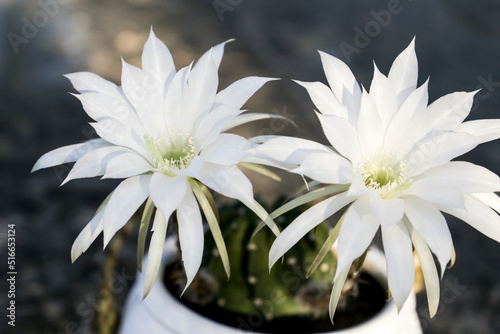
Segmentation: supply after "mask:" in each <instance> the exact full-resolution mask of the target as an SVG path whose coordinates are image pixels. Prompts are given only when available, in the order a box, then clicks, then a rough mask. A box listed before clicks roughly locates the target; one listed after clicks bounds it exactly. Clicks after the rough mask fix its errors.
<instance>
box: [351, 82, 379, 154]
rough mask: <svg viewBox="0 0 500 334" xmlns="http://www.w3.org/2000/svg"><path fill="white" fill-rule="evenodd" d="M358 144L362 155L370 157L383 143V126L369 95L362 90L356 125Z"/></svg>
mask: <svg viewBox="0 0 500 334" xmlns="http://www.w3.org/2000/svg"><path fill="white" fill-rule="evenodd" d="M356 128H357V133H358V139H359V146H360V148H361V150H362V152H363V156H364V157H371V156H373V155H374V154H375V152H377V151H378V150H379V149H380V147H381V145H382V144H383V138H384V137H383V136H384V130H385V129H384V126H383V124H382V119H381V118H380V116H379V114H378V111H377V108H376V107H375V104H374V103H373V101H372V99H371V97H370V95H369V94H368V93H367V92H366V91H365V90H363V95H362V97H361V106H360V108H359V116H358V123H357V125H356Z"/></svg>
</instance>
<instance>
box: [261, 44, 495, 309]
mask: <svg viewBox="0 0 500 334" xmlns="http://www.w3.org/2000/svg"><path fill="white" fill-rule="evenodd" d="M320 56H321V60H322V63H323V67H324V70H325V74H326V78H327V80H328V83H329V85H330V87H328V86H326V85H324V84H322V83H320V82H299V81H297V83H298V84H300V85H302V86H303V87H304V88H306V89H307V91H308V93H309V95H310V97H311V99H312V101H313V103H314V104H315V106H316V107H317V108H318V110H319V113H317V116H318V118H319V120H320V122H321V125H322V127H323V131H324V133H325V135H326V137H327V138H328V140H329V142H330V143H331V145H332V146H333V149H330V148H329V147H326V146H323V145H320V144H317V143H314V142H311V141H306V140H301V139H297V138H283V137H281V138H272V139H271V140H269V138H266V139H265V140H262V141H264V142H265V143H264V144H263V145H261V146H260V147H258V148H257V151H258V152H259V154H261V155H262V156H263V157H266V156H267V157H268V158H269V159H271V158H272V160H273V161H274V162H275V164H276V165H280V164H281V165H282V166H288V167H289V168H290V167H293V166H296V168H295V169H292V171H293V172H295V173H298V174H302V175H304V176H307V177H309V178H311V179H313V180H316V181H319V182H320V183H325V184H335V185H331V186H328V187H324V188H322V189H320V190H318V191H316V192H312V193H309V194H306V195H305V196H304V197H303V198H299V199H297V200H295V201H294V202H291V203H290V204H288V205H285V207H284V208H283V209H282V210H281V212H284V211H286V210H288V209H289V208H291V207H293V206H296V205H298V204H300V203H304V202H307V201H309V200H311V199H317V198H320V197H321V196H325V195H330V197H328V198H327V199H324V200H323V201H322V202H320V203H319V204H316V205H314V206H313V207H312V208H310V209H309V210H308V211H306V212H304V213H303V214H302V215H300V216H299V217H297V218H296V219H295V220H294V221H293V222H292V223H291V224H290V225H289V226H288V227H287V228H286V229H285V230H284V231H282V233H281V234H280V235H279V236H278V238H277V239H276V241H275V242H274V244H273V246H272V248H271V251H270V254H269V258H270V265H271V266H272V265H273V264H274V263H275V262H276V261H277V260H278V259H280V258H281V257H282V256H283V255H284V254H285V253H286V252H287V251H288V249H290V247H292V246H293V245H294V244H295V243H296V242H297V241H298V240H299V239H300V238H302V237H303V236H304V235H305V234H306V233H307V232H308V231H309V230H311V229H312V228H314V227H315V226H316V225H317V224H319V223H320V222H322V221H323V220H324V219H326V218H328V217H330V216H332V215H333V214H335V213H336V212H337V211H339V210H340V209H342V208H344V207H346V206H348V208H347V210H346V212H345V213H344V215H343V217H342V218H341V220H340V222H339V224H341V227H340V234H339V236H338V257H339V259H338V267H337V272H336V275H335V278H334V280H335V285H337V289H338V286H339V285H340V286H342V285H343V282H344V281H343V280H344V279H345V275H346V274H347V271H348V270H349V267H350V266H351V264H352V262H353V261H354V260H355V259H356V258H358V257H360V256H361V255H362V254H363V253H364V252H365V250H366V249H367V248H368V247H369V246H370V243H371V242H372V239H373V238H374V236H375V233H376V232H377V230H378V229H379V227H380V229H381V234H382V242H383V246H384V251H385V254H386V258H387V271H388V280H389V287H390V291H391V293H392V296H393V297H394V300H395V302H396V304H397V306H398V309H401V307H402V306H403V304H404V302H405V300H406V299H407V296H408V294H409V293H410V291H411V289H412V287H413V284H414V278H415V268H414V259H413V253H412V245H413V247H415V250H416V252H417V255H418V257H419V260H420V262H421V264H422V267H423V270H424V279H425V283H426V286H427V292H428V298H429V306H430V312H431V315H434V314H435V312H436V309H437V306H438V302H439V275H438V274H437V271H436V265H435V263H434V261H433V258H432V255H431V253H430V252H429V249H430V251H432V253H434V254H435V256H436V257H437V259H438V262H439V265H440V268H441V277H442V275H443V273H444V271H445V268H446V266H447V264H448V262H449V261H450V259H451V257H452V253H453V244H452V238H451V235H450V231H449V229H448V226H447V224H446V221H445V218H444V217H443V215H442V213H441V212H445V213H448V214H451V215H453V216H456V217H458V218H460V219H462V220H464V221H465V222H467V223H468V224H470V225H471V226H472V227H474V228H476V229H477V230H478V231H480V232H482V233H484V234H485V235H486V236H488V237H490V238H492V239H494V240H496V241H500V217H499V216H498V214H496V213H495V212H494V211H493V210H492V209H491V208H493V209H494V210H496V211H497V212H498V211H499V210H500V199H499V198H498V197H497V195H495V194H494V192H495V191H500V178H499V177H498V176H497V175H495V174H494V173H492V172H490V171H489V170H487V169H485V168H483V167H480V166H477V165H474V164H472V163H468V162H459V161H451V160H452V159H453V158H455V157H457V156H460V155H462V154H464V153H466V152H468V151H470V150H472V149H473V148H474V147H476V146H477V145H478V144H480V143H483V142H487V141H490V140H493V139H497V138H499V137H500V120H497V119H495V120H475V121H468V122H463V121H464V119H465V118H466V117H467V115H468V114H469V112H470V108H471V106H472V102H473V96H474V93H475V92H472V93H466V92H456V93H452V94H449V95H446V96H444V97H441V98H440V99H438V100H437V101H435V102H434V103H432V104H431V105H429V106H428V105H427V102H428V96H427V82H425V83H424V84H423V85H421V86H420V87H418V88H417V72H418V71H417V68H418V65H417V58H416V55H415V51H414V42H412V43H411V44H410V45H409V46H408V48H407V49H406V50H404V51H403V52H402V53H401V54H400V55H399V56H398V57H397V58H396V60H395V61H394V63H393V65H392V67H391V69H390V72H389V75H388V76H385V75H383V74H381V73H380V72H379V71H378V69H377V68H376V67H375V70H374V77H373V81H372V83H371V87H370V91H369V93H368V92H367V91H365V90H364V89H361V88H360V86H359V85H358V83H357V81H356V79H355V78H354V76H353V74H352V72H351V71H350V70H349V68H348V66H347V65H346V64H344V63H343V62H342V61H340V60H339V59H337V58H335V57H332V56H330V55H328V54H326V53H323V52H320ZM266 140H267V141H266ZM297 166H298V167H297ZM278 211H280V210H278ZM271 215H272V216H275V215H273V214H271ZM333 241H334V239H332V240H331V243H333ZM334 289H335V287H334ZM332 296H333V294H332ZM333 299H335V298H333ZM331 302H332V310H331V316H333V312H334V309H335V305H336V301H335V300H332V301H331Z"/></svg>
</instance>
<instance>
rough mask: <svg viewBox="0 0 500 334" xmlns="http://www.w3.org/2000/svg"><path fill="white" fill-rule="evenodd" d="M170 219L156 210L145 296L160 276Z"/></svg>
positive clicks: (145, 277) (144, 296) (145, 278)
mask: <svg viewBox="0 0 500 334" xmlns="http://www.w3.org/2000/svg"><path fill="white" fill-rule="evenodd" d="M167 225H168V219H166V218H165V216H164V215H163V213H162V212H161V211H160V210H157V211H156V214H155V219H154V221H153V228H152V231H153V235H152V236H151V241H150V243H149V251H148V263H147V265H146V273H145V275H144V293H143V298H146V296H147V295H148V294H149V292H150V291H151V289H152V288H153V285H154V283H155V281H156V277H158V271H159V269H160V263H161V258H162V256H163V247H164V245H165V236H166V234H167Z"/></svg>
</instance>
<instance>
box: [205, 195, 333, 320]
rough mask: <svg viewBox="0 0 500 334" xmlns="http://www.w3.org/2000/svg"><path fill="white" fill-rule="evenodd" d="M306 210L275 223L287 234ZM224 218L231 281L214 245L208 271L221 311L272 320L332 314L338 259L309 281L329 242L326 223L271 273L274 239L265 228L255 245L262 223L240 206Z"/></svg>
mask: <svg viewBox="0 0 500 334" xmlns="http://www.w3.org/2000/svg"><path fill="white" fill-rule="evenodd" d="M278 203H281V202H278ZM304 210H305V208H304V207H302V208H298V209H295V210H292V211H291V212H289V213H286V214H284V215H282V216H281V217H279V218H277V220H276V223H277V224H278V225H279V226H280V228H284V227H286V224H287V223H289V222H291V221H292V220H293V219H294V218H295V217H297V215H299V214H300V213H302V212H303V211H304ZM220 214H221V216H220V224H221V230H222V231H223V236H224V240H225V242H226V245H227V250H228V253H229V259H230V265H231V277H230V279H229V280H228V278H227V276H226V274H225V271H224V268H223V265H222V262H221V260H220V258H219V257H218V256H217V252H216V247H215V245H213V248H212V249H213V251H211V252H210V251H209V256H208V258H207V259H206V263H205V265H204V268H203V271H204V272H208V273H210V274H211V275H212V276H213V278H214V279H215V280H216V281H217V284H215V285H214V286H218V289H217V290H218V291H217V295H216V297H215V298H216V299H217V300H216V302H217V305H218V306H219V307H221V308H222V309H224V310H227V311H230V312H235V313H239V314H255V313H254V312H258V313H259V314H262V315H263V316H264V317H265V318H266V319H267V320H271V319H274V318H280V317H286V316H292V315H293V316H297V315H299V316H307V317H314V318H318V317H320V316H322V315H325V314H327V312H328V301H329V293H330V290H331V284H332V277H333V276H334V271H335V263H336V259H335V256H334V255H333V253H329V254H328V255H327V256H326V257H325V259H324V261H323V264H322V265H321V266H320V267H319V268H318V270H316V271H315V272H314V273H313V274H312V275H311V276H310V277H309V278H308V279H306V273H307V270H308V269H309V267H310V265H311V263H312V261H313V260H314V258H315V256H316V254H317V253H318V251H319V249H320V248H321V246H322V244H323V242H324V241H325V240H326V238H327V237H328V232H329V227H328V225H327V224H326V223H323V224H320V225H319V226H318V227H317V228H316V229H315V230H314V231H313V232H311V233H310V234H309V237H307V238H303V239H302V240H301V241H300V242H298V243H297V244H296V245H295V246H294V247H293V248H292V249H291V250H290V251H288V252H287V254H286V256H285V257H284V259H283V261H282V262H281V261H279V262H278V263H276V264H275V265H274V267H273V268H272V270H271V272H269V269H268V263H269V262H268V261H269V260H268V256H269V249H270V248H271V245H272V242H273V241H274V239H275V236H274V235H273V234H272V232H271V231H270V230H269V229H266V228H263V229H262V230H261V231H259V232H258V233H257V235H256V236H254V238H253V239H252V234H253V232H254V230H255V228H256V226H257V224H258V222H259V221H258V218H257V217H256V216H255V215H254V214H253V213H252V212H251V211H250V210H249V209H248V208H246V207H245V206H243V205H241V204H235V205H232V206H229V207H225V208H223V209H222V210H220ZM207 239H209V238H207ZM209 248H210V241H209V240H207V249H209ZM210 255H212V256H210ZM213 255H215V256H213Z"/></svg>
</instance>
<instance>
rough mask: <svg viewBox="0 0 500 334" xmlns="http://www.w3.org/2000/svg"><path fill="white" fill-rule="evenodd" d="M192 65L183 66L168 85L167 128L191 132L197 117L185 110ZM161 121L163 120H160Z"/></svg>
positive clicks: (165, 123) (166, 102) (164, 112)
mask: <svg viewBox="0 0 500 334" xmlns="http://www.w3.org/2000/svg"><path fill="white" fill-rule="evenodd" d="M190 70H191V65H190V66H186V67H183V68H181V69H180V70H179V72H177V73H176V74H175V76H174V78H173V79H172V82H171V83H170V86H169V87H168V90H167V92H166V94H165V102H164V110H163V114H164V121H163V122H164V123H163V125H164V126H165V127H166V129H168V130H170V131H179V132H187V133H191V130H192V127H193V124H194V122H195V119H193V117H192V115H188V114H185V113H184V112H183V110H184V107H185V104H186V101H185V100H186V99H187V91H188V87H187V77H188V75H189V71H190ZM158 121H159V122H161V120H158Z"/></svg>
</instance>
